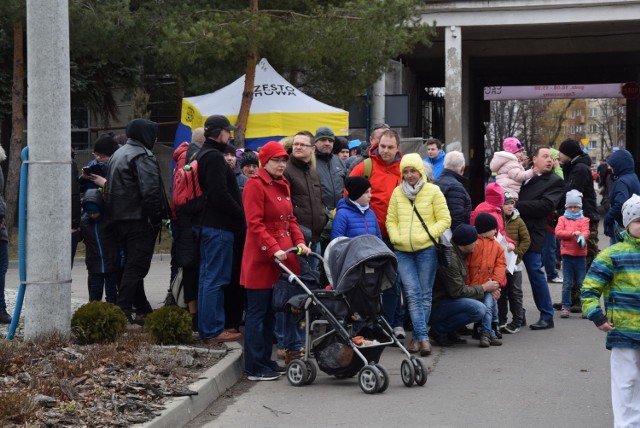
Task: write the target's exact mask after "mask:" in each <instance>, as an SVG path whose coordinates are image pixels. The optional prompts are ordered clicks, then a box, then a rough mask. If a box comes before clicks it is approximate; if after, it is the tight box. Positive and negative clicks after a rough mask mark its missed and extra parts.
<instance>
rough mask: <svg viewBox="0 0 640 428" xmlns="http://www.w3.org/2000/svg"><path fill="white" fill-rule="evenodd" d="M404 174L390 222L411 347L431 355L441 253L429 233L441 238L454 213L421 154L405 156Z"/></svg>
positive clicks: (391, 206)
mask: <svg viewBox="0 0 640 428" xmlns="http://www.w3.org/2000/svg"><path fill="white" fill-rule="evenodd" d="M400 174H401V177H402V182H401V184H400V185H399V186H398V187H396V189H395V190H394V191H393V194H392V195H391V200H390V201H389V211H388V212H387V222H386V226H387V231H388V233H389V239H390V240H391V243H392V244H393V247H394V249H395V253H396V256H397V257H398V274H399V275H400V279H401V280H402V287H403V288H404V295H405V297H406V299H407V308H408V310H409V316H410V317H411V322H412V323H413V338H412V340H411V343H410V344H409V348H408V349H409V352H418V351H419V352H420V355H422V356H427V355H429V354H430V353H431V345H430V344H429V336H428V334H427V322H428V321H429V315H430V314H431V290H432V289H433V282H434V280H435V277H436V270H437V269H438V256H437V254H436V249H435V246H434V245H433V242H432V241H431V238H429V233H430V234H431V236H432V237H433V239H434V240H436V241H437V240H438V238H439V237H440V235H442V233H443V232H444V231H445V230H447V228H448V227H449V226H450V225H451V216H450V215H449V208H448V207H447V202H446V200H445V198H444V195H443V194H442V192H441V191H440V188H439V187H438V186H436V185H433V184H431V183H428V182H427V178H426V176H425V174H424V164H423V161H422V158H421V157H420V155H418V154H417V153H411V154H408V155H405V156H403V158H402V161H401V162H400ZM421 219H422V221H421ZM423 222H424V224H423ZM425 227H426V228H428V229H429V232H428V233H427V230H426V228H425Z"/></svg>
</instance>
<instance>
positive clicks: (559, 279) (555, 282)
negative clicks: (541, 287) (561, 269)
mask: <svg viewBox="0 0 640 428" xmlns="http://www.w3.org/2000/svg"><path fill="white" fill-rule="evenodd" d="M547 282H553V283H554V284H562V277H560V275H558V276H556V277H555V278H551V279H549V280H547Z"/></svg>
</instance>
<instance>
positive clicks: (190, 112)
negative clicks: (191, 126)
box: [186, 107, 195, 123]
mask: <svg viewBox="0 0 640 428" xmlns="http://www.w3.org/2000/svg"><path fill="white" fill-rule="evenodd" d="M194 115H195V111H193V108H192V107H187V115H186V119H187V122H189V123H191V122H193V117H194Z"/></svg>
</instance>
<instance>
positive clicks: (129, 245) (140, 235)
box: [115, 220, 158, 314]
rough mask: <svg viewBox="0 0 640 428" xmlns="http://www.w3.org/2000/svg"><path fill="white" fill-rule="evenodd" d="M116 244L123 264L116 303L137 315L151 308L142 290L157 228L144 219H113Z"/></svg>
mask: <svg viewBox="0 0 640 428" xmlns="http://www.w3.org/2000/svg"><path fill="white" fill-rule="evenodd" d="M115 232H116V237H117V239H118V245H119V246H120V248H121V249H123V250H124V253H125V261H124V267H123V268H122V276H121V277H120V284H119V286H118V306H120V308H121V309H122V310H123V311H124V313H125V314H126V313H129V314H130V313H131V312H132V309H133V308H134V307H135V311H136V313H137V314H147V313H149V312H151V311H152V308H151V304H149V301H148V300H147V295H146V294H145V292H144V277H145V276H147V273H148V272H149V267H151V259H152V258H153V248H154V246H155V242H156V237H157V236H158V230H157V229H155V228H153V227H151V226H150V225H149V223H147V221H145V220H120V221H116V222H115Z"/></svg>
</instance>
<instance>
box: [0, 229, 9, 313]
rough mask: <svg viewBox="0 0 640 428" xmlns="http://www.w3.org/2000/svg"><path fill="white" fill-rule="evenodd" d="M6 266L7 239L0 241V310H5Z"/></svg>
mask: <svg viewBox="0 0 640 428" xmlns="http://www.w3.org/2000/svg"><path fill="white" fill-rule="evenodd" d="M8 268H9V243H8V242H7V241H0V311H6V310H7V302H6V301H5V300H4V284H5V276H6V274H7V269H8Z"/></svg>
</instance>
